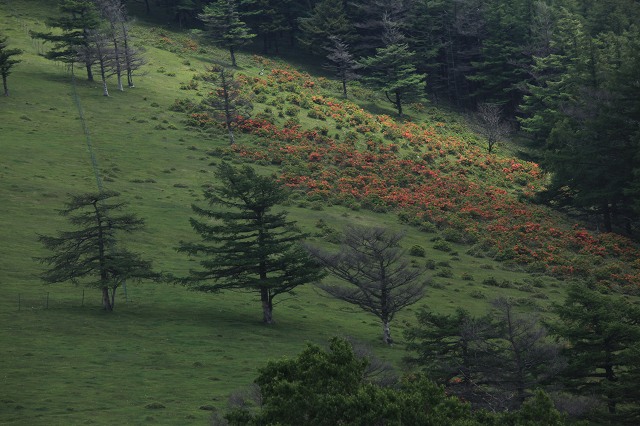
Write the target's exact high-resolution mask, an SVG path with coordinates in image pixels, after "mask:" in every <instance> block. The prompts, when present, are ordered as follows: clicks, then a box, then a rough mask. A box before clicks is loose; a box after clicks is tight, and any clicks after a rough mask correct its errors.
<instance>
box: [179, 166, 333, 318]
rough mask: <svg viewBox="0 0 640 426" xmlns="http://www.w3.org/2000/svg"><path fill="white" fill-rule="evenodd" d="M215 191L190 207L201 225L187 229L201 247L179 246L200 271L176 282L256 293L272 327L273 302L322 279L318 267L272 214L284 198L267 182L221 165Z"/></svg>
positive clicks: (282, 215)
mask: <svg viewBox="0 0 640 426" xmlns="http://www.w3.org/2000/svg"><path fill="white" fill-rule="evenodd" d="M216 176H217V177H218V179H219V182H220V183H219V185H218V186H214V187H211V188H209V189H207V190H206V191H205V193H204V196H205V199H206V200H207V201H208V207H199V206H196V205H193V206H192V209H193V211H194V213H195V214H196V215H197V216H199V217H200V219H196V218H191V220H190V222H191V226H192V227H193V229H194V231H195V232H196V233H197V234H199V236H200V237H201V240H202V241H200V242H181V243H180V246H179V247H178V251H179V252H182V253H186V254H188V255H189V256H198V257H200V258H202V260H201V261H200V266H201V269H199V270H191V271H190V273H189V276H187V277H185V278H182V279H180V282H181V283H183V284H185V285H188V286H190V287H191V288H192V289H194V290H198V291H203V292H219V291H222V290H237V291H246V292H251V293H258V295H259V296H260V301H261V304H262V314H263V316H262V318H263V322H264V323H265V324H272V323H273V322H274V320H273V300H274V299H275V298H276V297H277V296H278V295H280V294H285V293H291V292H292V291H293V290H294V289H295V288H296V287H298V286H300V285H303V284H306V283H309V282H314V281H317V280H319V279H321V278H322V276H323V272H322V269H321V268H320V266H319V265H318V264H317V263H316V262H314V261H313V260H312V259H311V258H310V257H309V255H308V253H307V252H306V250H304V248H303V247H302V246H301V245H300V243H301V240H302V239H303V238H304V236H305V235H304V234H303V233H301V232H300V231H299V230H297V228H295V226H294V225H295V223H294V222H291V221H288V220H287V213H286V212H283V211H279V212H272V209H273V208H274V207H275V206H276V205H277V204H279V203H282V202H284V201H285V200H286V199H287V192H286V191H285V189H284V188H283V187H282V186H281V185H280V184H279V183H278V182H277V181H276V179H275V178H273V177H270V176H260V175H258V174H257V173H256V172H255V170H254V169H253V168H251V167H249V166H243V167H241V168H234V167H233V166H231V165H229V164H227V163H222V164H220V165H219V166H218V170H217V173H216Z"/></svg>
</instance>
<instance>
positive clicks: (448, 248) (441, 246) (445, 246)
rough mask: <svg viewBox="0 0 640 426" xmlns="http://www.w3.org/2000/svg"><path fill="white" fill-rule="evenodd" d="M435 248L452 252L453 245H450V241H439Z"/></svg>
mask: <svg viewBox="0 0 640 426" xmlns="http://www.w3.org/2000/svg"><path fill="white" fill-rule="evenodd" d="M433 248H434V249H436V250H440V251H443V252H445V253H447V252H450V251H451V246H450V245H449V243H447V242H446V241H437V242H436V243H435V244H434V245H433Z"/></svg>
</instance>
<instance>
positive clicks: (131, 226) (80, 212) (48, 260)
mask: <svg viewBox="0 0 640 426" xmlns="http://www.w3.org/2000/svg"><path fill="white" fill-rule="evenodd" d="M118 195H119V194H118V193H117V192H112V191H105V192H102V193H99V194H94V193H85V194H80V195H76V196H72V197H71V200H70V201H68V202H67V203H66V207H65V209H63V210H62V211H60V214H61V215H63V216H68V218H69V222H71V224H72V225H74V226H76V227H78V229H76V230H72V231H62V232H59V233H58V235H57V236H45V235H40V236H39V240H40V242H42V244H43V245H44V247H45V248H47V249H49V250H51V251H53V252H54V254H53V255H51V256H48V257H42V258H39V259H38V260H39V261H40V263H43V264H45V265H48V266H50V268H49V269H47V270H46V271H44V272H43V273H42V275H41V278H42V280H43V281H45V282H47V283H52V284H53V283H61V282H66V281H70V282H72V283H74V284H77V283H84V285H85V286H87V287H95V288H97V289H99V290H100V292H101V293H102V307H103V308H104V310H106V311H112V310H113V308H114V303H115V295H116V290H117V289H118V287H120V285H122V284H123V283H124V282H125V280H140V279H143V278H156V277H157V275H156V274H154V273H153V272H152V271H151V263H150V262H149V261H146V260H143V259H142V258H141V256H140V255H139V254H138V253H135V252H132V251H129V250H127V249H126V248H124V246H123V241H122V238H121V237H120V235H121V234H123V233H125V234H129V233H132V232H135V231H139V230H141V229H142V228H143V226H144V221H143V220H142V219H139V218H137V217H136V216H135V215H133V214H131V213H121V210H122V209H123V208H124V207H125V204H124V203H122V202H119V201H114V200H113V198H115V197H117V196H118Z"/></svg>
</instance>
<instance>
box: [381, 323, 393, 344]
mask: <svg viewBox="0 0 640 426" xmlns="http://www.w3.org/2000/svg"><path fill="white" fill-rule="evenodd" d="M382 341H383V342H384V343H385V344H387V345H392V344H393V339H392V338H391V326H390V323H389V321H388V320H383V321H382Z"/></svg>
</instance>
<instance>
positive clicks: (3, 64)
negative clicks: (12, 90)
mask: <svg viewBox="0 0 640 426" xmlns="http://www.w3.org/2000/svg"><path fill="white" fill-rule="evenodd" d="M8 39H9V38H8V37H6V36H3V35H2V34H0V75H2V87H3V88H4V95H5V96H9V86H7V78H8V77H9V74H11V68H13V66H14V65H15V64H18V63H20V62H21V61H20V60H19V59H13V57H14V56H18V55H19V54H21V53H22V50H21V49H9V43H8V42H7V40H8Z"/></svg>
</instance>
